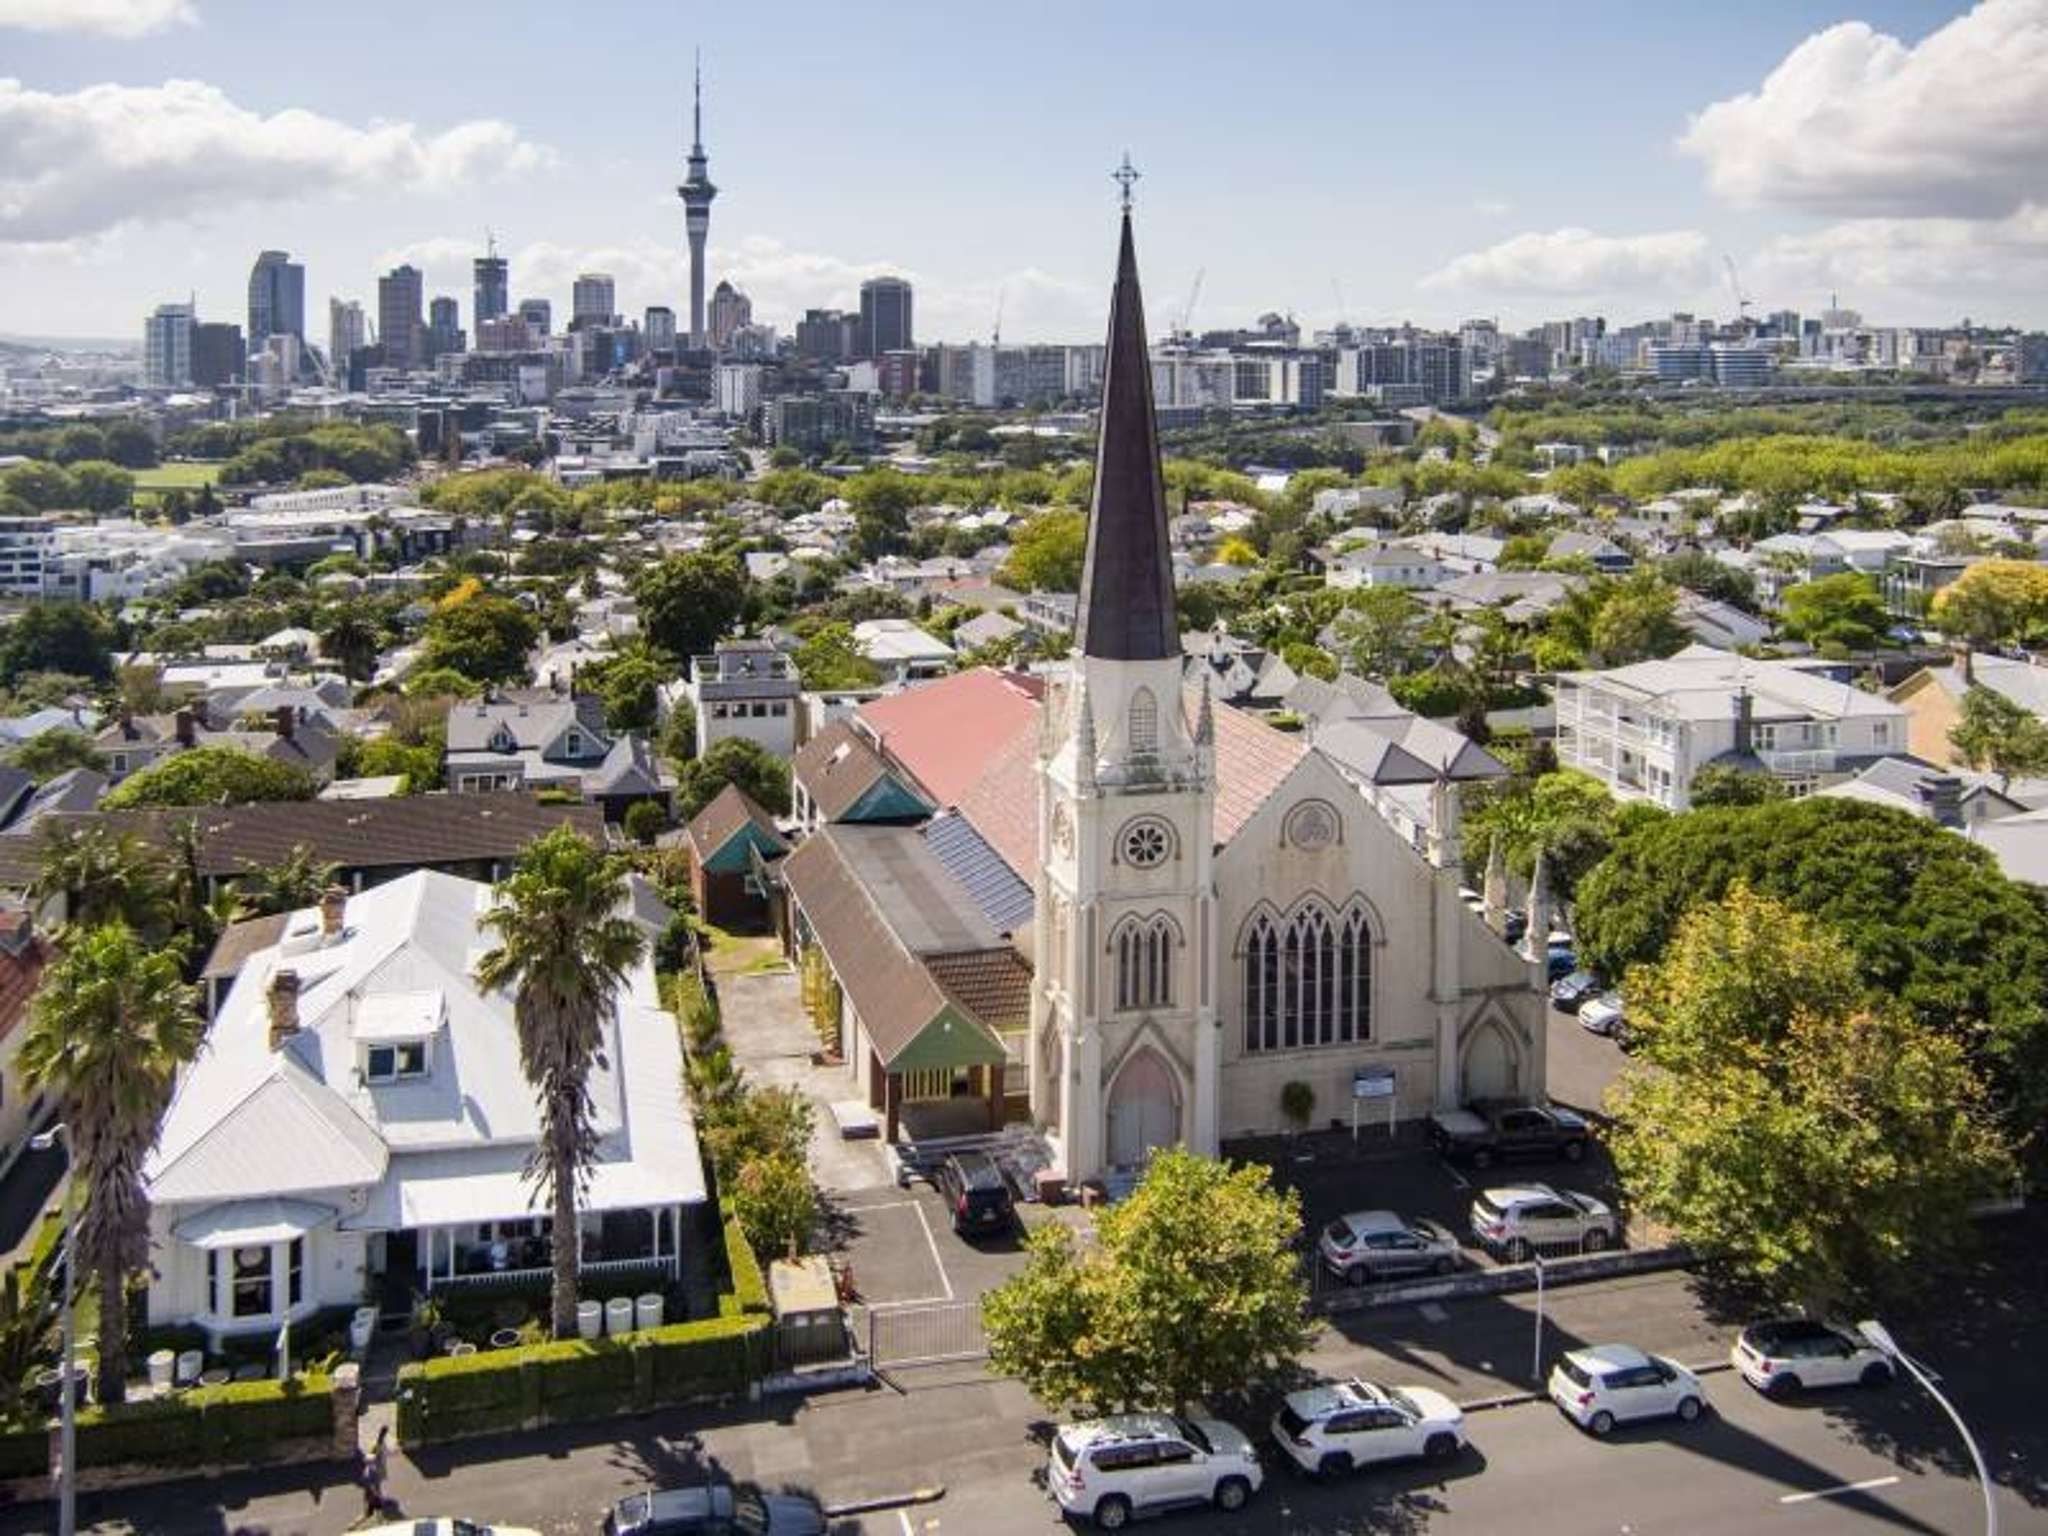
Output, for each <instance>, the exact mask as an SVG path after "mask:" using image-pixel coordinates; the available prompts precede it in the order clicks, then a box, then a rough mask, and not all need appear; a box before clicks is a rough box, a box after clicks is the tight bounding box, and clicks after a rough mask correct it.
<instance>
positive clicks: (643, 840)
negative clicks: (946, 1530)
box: [624, 800, 668, 848]
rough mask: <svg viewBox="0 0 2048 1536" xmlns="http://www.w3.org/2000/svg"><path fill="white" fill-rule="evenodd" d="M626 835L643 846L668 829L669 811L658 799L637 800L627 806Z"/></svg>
mask: <svg viewBox="0 0 2048 1536" xmlns="http://www.w3.org/2000/svg"><path fill="white" fill-rule="evenodd" d="M624 825H625V828H626V836H628V837H630V838H631V839H633V841H634V842H636V843H638V844H640V845H641V846H642V847H643V848H644V847H647V846H649V845H650V844H652V843H653V841H654V840H655V839H656V838H657V837H659V836H661V834H662V833H664V832H666V831H667V830H668V812H667V810H665V809H664V808H663V807H662V804H661V802H660V801H658V800H635V801H634V802H633V803H632V804H631V805H629V806H627V807H626V816H625V822H624Z"/></svg>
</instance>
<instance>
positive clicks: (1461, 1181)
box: [1437, 1161, 1472, 1189]
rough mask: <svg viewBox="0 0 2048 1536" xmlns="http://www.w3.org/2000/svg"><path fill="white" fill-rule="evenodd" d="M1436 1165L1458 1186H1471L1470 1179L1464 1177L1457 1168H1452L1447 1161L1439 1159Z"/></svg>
mask: <svg viewBox="0 0 2048 1536" xmlns="http://www.w3.org/2000/svg"><path fill="white" fill-rule="evenodd" d="M1437 1167H1439V1168H1441V1169H1443V1171H1444V1172H1445V1173H1447V1174H1449V1175H1450V1177H1451V1182H1452V1183H1453V1184H1455V1185H1457V1186H1458V1188H1460V1189H1470V1188H1471V1187H1472V1181H1471V1180H1470V1179H1468V1178H1466V1177H1465V1175H1463V1174H1462V1173H1460V1172H1458V1170H1457V1169H1455V1168H1453V1167H1452V1166H1451V1165H1450V1164H1449V1163H1446V1162H1441V1161H1440V1162H1438V1164H1437Z"/></svg>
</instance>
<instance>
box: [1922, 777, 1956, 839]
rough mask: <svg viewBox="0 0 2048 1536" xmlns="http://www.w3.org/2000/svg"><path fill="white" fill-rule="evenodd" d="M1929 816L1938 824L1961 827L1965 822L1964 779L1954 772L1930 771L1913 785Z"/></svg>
mask: <svg viewBox="0 0 2048 1536" xmlns="http://www.w3.org/2000/svg"><path fill="white" fill-rule="evenodd" d="M1913 790H1914V793H1915V794H1917V795H1918V796H1919V797H1920V803H1921V804H1922V805H1924V806H1926V807H1927V814H1928V817H1929V818H1930V819H1931V820H1932V821H1934V823H1935V824H1936V825H1937V826H1943V827H1948V828H1951V829H1960V828H1961V826H1962V824H1963V781H1962V780H1961V779H1959V778H1957V777H1956V776H1955V775H1954V774H1952V773H1930V774H1928V775H1927V776H1926V777H1925V778H1923V779H1921V780H1920V782H1919V783H1917V784H1915V785H1914V786H1913Z"/></svg>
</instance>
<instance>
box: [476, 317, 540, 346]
mask: <svg viewBox="0 0 2048 1536" xmlns="http://www.w3.org/2000/svg"><path fill="white" fill-rule="evenodd" d="M532 346H533V327H532V326H530V325H528V324H527V323H526V319H525V317H524V316H522V315H500V316H498V318H497V319H495V320H479V321H477V323H476V350H477V351H479V352H525V351H529V350H531V348H532Z"/></svg>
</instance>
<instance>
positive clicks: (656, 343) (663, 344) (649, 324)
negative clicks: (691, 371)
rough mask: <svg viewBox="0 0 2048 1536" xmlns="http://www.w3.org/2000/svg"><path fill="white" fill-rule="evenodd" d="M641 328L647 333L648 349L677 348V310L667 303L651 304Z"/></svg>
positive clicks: (667, 350) (671, 349) (651, 350)
mask: <svg viewBox="0 0 2048 1536" xmlns="http://www.w3.org/2000/svg"><path fill="white" fill-rule="evenodd" d="M640 329H641V330H642V331H644V332H645V333H646V337H647V350H648V351H650V352H673V351H675V349H676V312H675V311H674V310H672V309H670V308H669V307H668V306H667V305H666V304H650V305H649V306H648V307H647V317H646V319H645V320H644V321H643V322H642V323H641V326H640Z"/></svg>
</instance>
